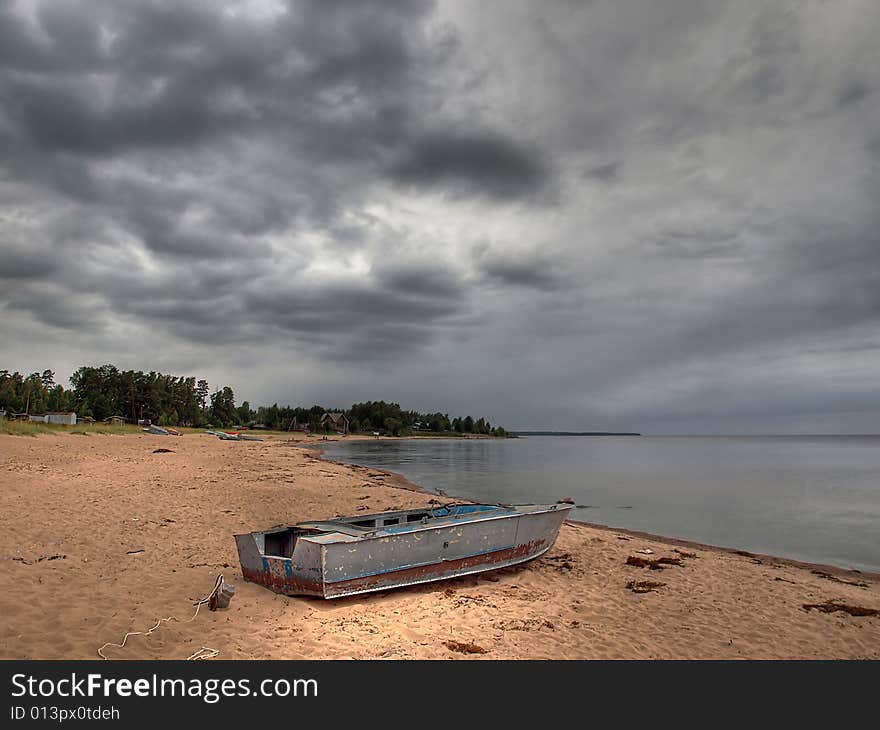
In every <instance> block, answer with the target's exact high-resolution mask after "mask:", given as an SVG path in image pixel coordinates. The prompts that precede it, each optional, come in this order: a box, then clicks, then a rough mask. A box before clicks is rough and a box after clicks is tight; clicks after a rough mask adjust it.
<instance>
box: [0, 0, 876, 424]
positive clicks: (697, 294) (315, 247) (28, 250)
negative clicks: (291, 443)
mask: <svg viewBox="0 0 880 730" xmlns="http://www.w3.org/2000/svg"><path fill="white" fill-rule="evenodd" d="M878 37H880V3H878V2H877V1H876V0H834V2H831V1H830V0H827V1H826V0H801V1H800V2H784V1H783V0H774V1H770V2H768V1H766V0H765V1H763V2H757V1H755V2H751V1H739V2H729V1H726V2H723V1H722V2H713V1H711V0H639V1H636V0H607V1H606V0H593V1H589V2H586V1H585V2H575V1H574V0H570V1H561V0H560V1H559V2H547V1H546V0H542V1H541V2H537V0H528V1H523V2H513V1H511V0H496V1H494V2H487V1H486V0H471V1H467V2H465V1H461V2H449V1H448V0H444V1H443V2H442V3H436V4H435V3H432V2H427V1H425V0H418V1H414V2H408V1H406V0H396V1H394V2H387V1H379V0H375V1H372V2H371V1H370V0H350V1H348V2H328V1H327V0H314V1H312V2H301V1H295V2H294V1H292V2H289V3H288V2H281V1H280V0H259V1H258V0H252V1H241V2H237V1H225V2H222V1H220V0H173V1H172V0H168V1H167V2H166V1H162V0H82V1H81V2H77V1H74V0H46V1H44V2H36V1H35V0H19V1H15V0H0V347H2V352H3V356H2V358H0V359H2V362H0V367H6V368H9V369H11V370H15V369H18V370H21V371H27V372H30V371H33V370H42V369H44V368H46V367H48V368H52V369H54V370H55V371H56V374H57V376H58V379H59V380H60V381H61V382H66V378H67V377H68V376H69V375H70V373H71V372H72V371H73V369H74V368H76V367H77V366H79V365H82V364H96V365H97V364H102V363H104V362H113V363H115V364H116V365H117V366H119V367H121V368H126V369H128V368H133V369H143V370H153V369H155V370H161V371H163V372H171V373H175V374H181V375H183V374H186V375H196V376H199V377H206V378H207V379H208V380H209V382H210V383H211V384H212V386H218V385H221V386H222V385H225V384H229V385H231V386H232V387H233V389H234V390H235V393H236V396H237V399H238V401H239V402H240V401H241V400H243V399H247V400H249V401H250V402H251V404H257V403H272V402H276V401H277V402H278V403H280V404H284V403H291V404H303V405H310V404H312V403H314V402H318V403H321V404H325V405H336V406H345V405H348V404H350V403H352V402H353V401H357V400H366V399H377V400H378V399H385V400H396V401H398V402H400V403H401V404H402V405H403V406H404V407H409V408H415V409H419V410H431V411H433V410H438V409H439V410H444V411H447V412H449V413H451V414H462V415H463V414H466V413H471V414H473V415H474V416H480V415H483V416H487V417H488V418H489V419H490V420H491V422H492V423H493V424H502V425H505V426H507V427H509V428H517V427H518V428H546V427H553V428H565V429H626V430H638V431H642V432H646V433H704V432H709V433H730V432H736V433H744V432H758V433H768V432H779V433H783V432H880V93H878V91H880V42H878Z"/></svg>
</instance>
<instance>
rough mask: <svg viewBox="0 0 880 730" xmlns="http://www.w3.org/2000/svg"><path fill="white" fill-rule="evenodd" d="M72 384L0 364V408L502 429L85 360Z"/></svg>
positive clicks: (369, 428) (99, 415) (392, 430)
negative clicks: (276, 399)
mask: <svg viewBox="0 0 880 730" xmlns="http://www.w3.org/2000/svg"><path fill="white" fill-rule="evenodd" d="M70 385H71V387H70V389H69V390H65V388H64V387H63V386H61V385H60V384H56V383H55V373H54V372H53V371H51V370H44V371H43V372H42V373H31V374H30V375H28V376H27V377H25V376H24V375H22V374H21V373H18V372H15V373H10V372H9V371H8V370H0V410H5V411H7V412H8V413H22V412H27V413H44V412H46V411H74V412H76V414H77V416H78V418H84V417H86V416H91V417H92V418H94V419H95V420H96V421H99V422H100V421H103V420H105V419H107V418H109V417H110V416H122V417H124V418H126V419H127V420H128V421H129V422H132V421H136V420H139V419H149V420H150V421H152V422H153V423H158V424H161V425H167V426H183V427H204V426H205V425H207V424H208V423H211V424H213V425H214V427H221V428H226V427H229V426H236V425H243V426H247V425H257V424H259V425H260V426H262V427H265V428H266V429H270V430H275V431H289V430H292V429H294V428H302V427H305V426H307V427H308V429H309V430H310V431H311V432H313V433H318V432H321V431H323V430H324V428H323V427H322V426H321V417H322V416H323V415H324V413H326V412H328V411H340V412H343V413H345V415H346V416H347V417H348V419H349V428H350V430H351V432H352V433H358V432H364V433H371V432H373V431H379V432H381V433H384V434H386V435H392V436H404V435H409V434H418V433H419V432H430V433H450V434H451V433H455V434H460V435H464V434H472V433H473V434H486V435H493V436H506V435H507V432H506V431H505V430H504V429H503V428H500V427H495V428H493V427H492V425H491V423H489V421H488V420H486V419H485V418H479V419H477V420H476V421H474V419H473V418H472V417H471V416H466V417H464V418H460V417H456V418H453V419H450V417H449V414H448V413H440V412H436V413H419V412H418V411H405V410H403V409H402V408H401V407H400V404H399V403H387V402H385V401H366V402H364V403H355V404H354V405H352V406H351V408H348V409H343V408H333V409H325V408H323V407H322V406H319V405H313V406H311V407H309V408H301V407H296V408H294V407H291V406H282V407H279V405H278V404H277V403H273V404H272V405H271V406H259V407H258V408H257V409H256V410H254V409H252V408H251V405H250V403H248V402H247V401H244V402H243V403H242V404H241V405H240V406H238V407H236V405H235V394H234V393H233V392H232V388H230V387H229V386H225V387H223V388H218V389H215V390H214V392H213V393H211V392H210V390H209V386H208V382H207V381H206V380H196V378H194V377H181V376H175V375H164V374H162V373H158V372H155V371H150V372H148V373H146V372H142V371H140V370H119V369H118V368H117V367H116V366H115V365H111V364H107V365H101V366H99V367H93V366H88V365H86V366H83V367H81V368H79V369H77V370H76V372H74V373H73V375H71V376H70Z"/></svg>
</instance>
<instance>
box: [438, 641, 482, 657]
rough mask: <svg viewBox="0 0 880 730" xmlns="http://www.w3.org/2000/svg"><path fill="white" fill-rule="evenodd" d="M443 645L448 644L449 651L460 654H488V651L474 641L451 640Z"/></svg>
mask: <svg viewBox="0 0 880 730" xmlns="http://www.w3.org/2000/svg"><path fill="white" fill-rule="evenodd" d="M443 643H444V644H446V648H447V649H449V651H457V652H458V653H459V654H486V653H487V652H488V649H484V648H483V647H482V646H478V645H477V644H474V643H473V642H472V641H455V640H452V639H450V640H449V641H444V642H443Z"/></svg>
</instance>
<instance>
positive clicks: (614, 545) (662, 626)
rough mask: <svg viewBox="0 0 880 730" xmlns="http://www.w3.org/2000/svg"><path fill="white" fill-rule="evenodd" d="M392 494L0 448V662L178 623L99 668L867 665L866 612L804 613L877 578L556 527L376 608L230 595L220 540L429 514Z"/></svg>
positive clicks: (204, 443) (136, 453)
mask: <svg viewBox="0 0 880 730" xmlns="http://www.w3.org/2000/svg"><path fill="white" fill-rule="evenodd" d="M156 448H168V449H172V450H173V452H172V453H153V450H154V449H156ZM403 486H405V484H404V483H403V482H402V480H400V479H397V478H394V477H391V476H389V475H385V474H382V473H381V472H377V471H375V470H372V469H364V468H357V467H349V466H344V465H340V464H334V463H330V462H325V461H323V460H321V459H319V458H316V457H315V456H314V455H312V454H310V453H308V452H306V451H304V450H303V449H300V448H297V447H296V445H295V444H292V443H290V442H288V440H287V439H286V438H273V439H270V440H267V441H264V442H222V441H218V440H217V439H215V438H214V437H211V436H206V435H186V436H183V437H179V438H172V437H158V436H150V435H147V434H143V435H126V436H101V435H88V436H80V435H70V434H63V435H57V436H40V437H37V438H27V437H14V436H0V521H2V533H0V566H2V567H0V615H2V616H3V617H4V618H3V621H2V624H0V658H5V659H11V658H31V659H55V658H73V659H91V658H95V657H96V656H97V655H96V650H97V649H98V647H100V646H101V645H102V644H104V643H105V642H108V641H110V642H118V641H120V640H121V638H122V636H123V634H125V632H127V631H135V630H146V629H149V628H150V627H151V626H153V625H154V624H155V623H156V621H157V619H159V618H164V617H169V616H174V617H176V618H177V619H179V620H180V621H179V622H176V621H171V622H168V623H165V624H163V625H162V626H161V627H160V628H159V629H157V630H156V631H154V632H153V633H152V634H151V635H150V636H133V637H130V638H129V639H128V641H127V643H126V646H125V647H124V648H122V649H120V648H116V647H108V648H107V649H105V654H106V655H107V656H109V657H111V658H118V659H145V658H164V659H181V658H186V657H188V656H190V655H191V654H193V653H194V652H196V651H197V650H198V649H200V647H209V648H211V649H216V650H218V651H219V654H218V657H219V658H221V659H250V658H259V659H316V658H346V657H351V658H359V659H375V658H393V659H398V658H445V659H460V658H489V659H515V658H528V659H543V658H548V659H590V658H600V659H616V658H646V659H647V658H681V659H686V658H762V659H763V658H767V659H772V658H786V659H789V658H806V659H825V658H871V659H878V658H880V616H878V615H874V616H851V615H849V614H848V613H846V612H843V611H834V612H830V613H825V612H823V611H822V610H817V609H812V610H808V609H805V608H804V604H825V603H826V602H827V601H837V602H840V603H842V604H848V605H851V606H857V607H864V608H868V609H880V578H878V576H875V575H864V574H857V573H851V572H845V571H834V570H829V569H826V568H819V567H817V566H805V565H797V564H793V563H790V562H786V561H782V560H776V559H768V558H762V557H753V556H749V555H738V554H735V553H733V552H731V551H722V550H717V549H712V548H707V547H703V546H700V547H692V546H688V547H682V546H681V545H680V544H675V543H673V542H671V541H663V540H659V539H656V538H650V537H645V536H639V535H634V534H631V533H630V534H627V533H624V532H620V531H614V530H609V529H605V528H599V527H594V526H586V525H581V524H573V523H567V524H566V525H565V526H564V527H563V529H562V531H561V533H560V537H559V540H558V542H557V544H556V546H555V548H554V549H553V550H551V551H550V552H549V553H548V554H547V555H546V556H544V557H543V558H541V559H539V560H537V561H535V562H533V563H531V564H528V565H526V566H524V567H519V568H515V569H504V570H501V571H497V572H495V573H491V574H484V575H482V576H478V577H468V578H461V579H455V580H451V581H444V582H439V583H433V584H428V585H424V586H420V587H413V588H407V589H400V590H396V591H390V592H385V593H381V594H374V595H367V596H356V597H351V598H347V599H342V600H335V601H323V600H321V599H304V598H288V597H285V596H280V595H276V594H274V593H272V592H270V591H268V590H266V589H264V588H261V587H259V586H256V585H254V584H251V583H245V582H244V581H243V580H242V578H241V573H240V570H239V568H238V560H237V556H236V551H235V544H234V542H233V540H232V534H233V533H236V532H244V531H250V530H254V529H262V528H266V527H269V526H271V525H275V524H280V523H283V522H291V521H297V520H303V519H309V518H319V517H326V516H330V515H334V514H346V513H356V512H357V511H359V510H360V511H381V510H385V509H394V508H406V507H415V506H420V505H424V504H425V503H426V502H427V500H428V499H429V496H427V495H424V494H421V493H418V492H415V491H412V490H411V489H405V488H401V487H403ZM645 550H650V551H652V552H651V553H647V552H639V551H645ZM675 550H678V551H680V552H675ZM630 556H634V557H640V558H645V559H656V558H658V557H664V556H665V557H669V558H677V559H679V560H680V562H681V565H667V566H666V567H664V568H661V569H658V570H652V569H650V568H649V567H636V566H632V565H627V564H626V562H627V559H628V558H629V557H630ZM220 573H222V574H223V575H224V576H225V578H226V580H227V581H230V582H232V583H233V584H234V585H235V588H236V593H235V597H234V598H233V600H232V603H231V605H230V607H229V609H228V610H226V611H218V612H214V613H212V612H210V611H207V610H202V611H200V612H199V615H198V616H197V617H196V618H195V620H193V621H191V622H188V623H183V621H184V620H186V619H189V618H190V617H191V616H192V614H193V610H194V609H193V605H192V604H193V602H195V601H197V600H198V599H199V598H202V597H203V596H205V595H206V594H207V593H208V592H209V591H210V590H211V588H212V586H213V584H214V580H215V578H216V576H217V575H218V574H220ZM651 583H654V584H659V585H654V586H652V585H650V584H651ZM639 584H643V585H639ZM628 585H630V586H631V587H628ZM633 588H635V589H636V590H641V591H645V592H636V591H634V590H633ZM832 607H833V606H832Z"/></svg>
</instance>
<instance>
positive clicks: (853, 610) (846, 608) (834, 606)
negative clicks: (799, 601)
mask: <svg viewBox="0 0 880 730" xmlns="http://www.w3.org/2000/svg"><path fill="white" fill-rule="evenodd" d="M814 609H815V610H816V611H822V613H834V612H835V611H842V612H843V613H848V614H849V615H850V616H880V609H877V608H865V607H864V606H853V605H850V604H849V603H842V602H841V601H825V603H805V604H804V610H805V611H812V610H814Z"/></svg>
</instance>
